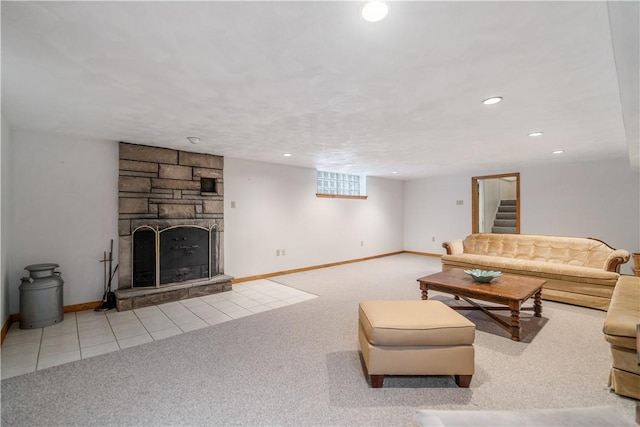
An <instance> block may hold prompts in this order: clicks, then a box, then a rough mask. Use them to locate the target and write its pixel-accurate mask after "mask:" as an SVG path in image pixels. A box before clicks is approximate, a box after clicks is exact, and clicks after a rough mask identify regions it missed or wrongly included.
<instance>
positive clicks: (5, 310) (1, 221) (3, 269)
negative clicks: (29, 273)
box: [0, 116, 12, 325]
mask: <svg viewBox="0 0 640 427" xmlns="http://www.w3.org/2000/svg"><path fill="white" fill-rule="evenodd" d="M1 119H2V125H1V126H2V137H1V139H0V162H1V163H0V168H1V173H0V188H1V190H0V191H1V192H2V197H1V198H0V291H1V293H0V325H4V324H5V322H6V321H7V319H8V318H9V314H11V311H10V309H9V286H10V284H11V281H10V276H9V268H8V267H9V248H10V242H11V226H10V224H11V208H10V207H11V203H10V200H11V194H12V191H11V190H12V189H11V181H10V179H11V174H10V172H11V129H10V127H9V123H8V122H7V121H6V120H5V118H4V116H2V117H1Z"/></svg>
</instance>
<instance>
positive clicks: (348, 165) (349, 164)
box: [345, 163, 353, 168]
mask: <svg viewBox="0 0 640 427" xmlns="http://www.w3.org/2000/svg"><path fill="white" fill-rule="evenodd" d="M345 166H346V167H348V168H350V167H351V166H353V165H352V164H351V163H347V164H346V165H345Z"/></svg>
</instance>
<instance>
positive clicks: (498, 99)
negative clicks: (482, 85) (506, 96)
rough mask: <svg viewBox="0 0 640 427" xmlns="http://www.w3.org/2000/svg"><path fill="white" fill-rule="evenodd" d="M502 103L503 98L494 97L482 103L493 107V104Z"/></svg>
mask: <svg viewBox="0 0 640 427" xmlns="http://www.w3.org/2000/svg"><path fill="white" fill-rule="evenodd" d="M500 101H502V97H501V96H494V97H492V98H487V99H485V100H484V101H482V103H483V104H484V105H493V104H497V103H498V102H500Z"/></svg>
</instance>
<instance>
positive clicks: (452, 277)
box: [418, 268, 545, 341]
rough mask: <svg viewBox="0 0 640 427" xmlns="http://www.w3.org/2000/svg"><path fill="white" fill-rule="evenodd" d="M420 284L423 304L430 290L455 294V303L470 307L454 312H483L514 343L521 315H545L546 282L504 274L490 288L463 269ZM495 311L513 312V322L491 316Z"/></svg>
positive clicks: (459, 308)
mask: <svg viewBox="0 0 640 427" xmlns="http://www.w3.org/2000/svg"><path fill="white" fill-rule="evenodd" d="M418 282H420V290H421V291H422V299H423V300H426V299H428V298H429V296H428V292H429V290H434V291H440V292H445V293H448V294H453V295H455V297H456V299H457V297H460V298H462V299H463V300H465V301H467V302H468V303H469V304H471V306H452V307H451V308H453V309H454V310H482V312H483V313H485V314H486V315H487V316H489V317H490V318H491V319H493V320H495V321H496V322H497V323H498V324H499V325H500V326H502V327H504V328H505V329H507V331H509V332H510V333H511V339H512V340H514V341H520V331H521V326H520V312H521V311H524V310H533V313H534V316H535V317H540V316H541V315H542V300H541V298H540V294H541V293H542V285H544V283H545V281H544V280H542V279H537V278H535V277H525V276H516V275H513V274H504V275H502V276H500V277H497V278H495V279H493V280H492V281H491V283H488V284H485V283H476V282H474V280H473V279H472V278H471V276H469V275H468V274H466V273H465V272H464V271H463V270H462V269H458V268H455V269H451V270H446V271H442V272H440V273H436V274H431V275H429V276H425V277H421V278H419V279H418ZM531 297H533V307H522V304H523V303H524V302H525V301H527V300H528V299H529V298H531ZM471 298H473V299H476V300H481V301H486V302H491V303H494V304H500V305H503V306H506V307H500V306H486V305H480V304H478V303H476V302H475V301H472V300H471ZM494 310H510V311H511V321H510V322H506V321H505V320H504V319H501V318H500V317H498V316H496V315H495V314H493V313H491V311H494Z"/></svg>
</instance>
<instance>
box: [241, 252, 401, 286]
mask: <svg viewBox="0 0 640 427" xmlns="http://www.w3.org/2000/svg"><path fill="white" fill-rule="evenodd" d="M404 252H405V251H398V252H389V253H387V254H381V255H374V256H369V257H365V258H357V259H350V260H347V261H338V262H331V263H328V264H318V265H312V266H309V267H302V268H294V269H291V270H283V271H274V272H273V273H267V274H258V275H256V276H247V277H239V278H235V279H233V280H232V281H231V283H232V284H234V285H235V284H236V283H242V282H250V281H252V280H260V279H268V278H270V277H275V276H283V275H285V274H293V273H302V272H303V271H310V270H317V269H319V268H327V267H335V266H337V265H344V264H351V263H354V262H361V261H368V260H370V259H376V258H384V257H388V256H392V255H399V254H402V253H404Z"/></svg>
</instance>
